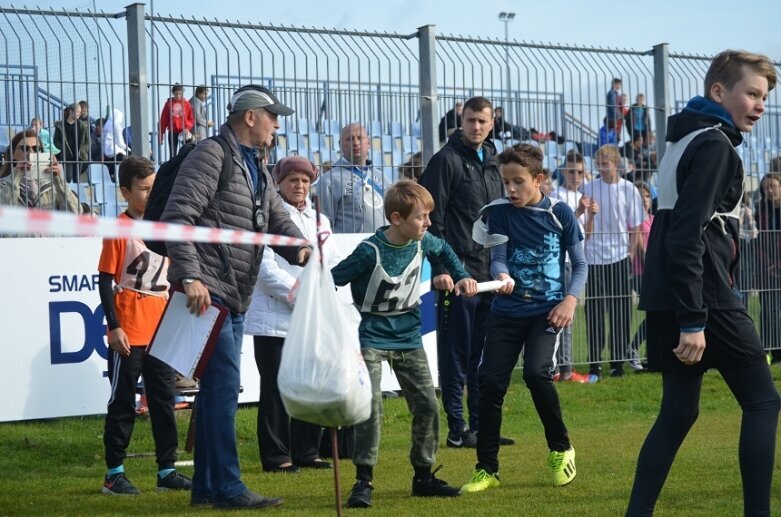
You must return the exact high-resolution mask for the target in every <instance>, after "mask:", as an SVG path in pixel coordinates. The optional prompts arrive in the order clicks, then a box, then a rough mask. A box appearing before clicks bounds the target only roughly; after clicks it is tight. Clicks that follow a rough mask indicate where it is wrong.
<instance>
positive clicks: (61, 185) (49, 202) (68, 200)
mask: <svg viewBox="0 0 781 517" xmlns="http://www.w3.org/2000/svg"><path fill="white" fill-rule="evenodd" d="M43 152H44V150H43V146H42V145H41V142H40V140H39V139H38V134H37V133H36V132H35V131H34V130H32V129H26V130H24V131H20V132H19V133H17V134H15V135H14V137H13V138H12V139H11V145H9V146H8V149H7V150H6V152H5V154H4V157H3V158H4V159H3V166H2V168H0V205H15V206H22V207H28V208H39V209H42V210H61V211H63V212H73V213H74V214H79V213H81V204H80V203H79V198H78V196H76V194H74V193H73V191H72V190H70V189H69V188H68V186H67V185H66V184H65V181H64V179H63V176H62V168H61V167H60V164H59V163H58V162H57V158H56V157H55V156H53V155H50V156H51V162H50V163H49V164H44V165H48V166H47V167H46V168H45V169H43V170H40V169H39V168H38V167H37V166H36V164H34V163H32V161H31V160H30V158H31V155H32V154H33V153H43Z"/></svg>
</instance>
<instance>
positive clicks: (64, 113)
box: [62, 103, 77, 120]
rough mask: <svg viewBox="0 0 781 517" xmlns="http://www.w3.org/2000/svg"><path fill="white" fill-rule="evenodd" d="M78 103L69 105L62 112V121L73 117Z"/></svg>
mask: <svg viewBox="0 0 781 517" xmlns="http://www.w3.org/2000/svg"><path fill="white" fill-rule="evenodd" d="M76 106H77V104H76V103H73V104H68V105H67V106H66V107H65V109H64V110H62V120H66V119H67V118H68V117H70V116H71V113H73V112H74V111H76Z"/></svg>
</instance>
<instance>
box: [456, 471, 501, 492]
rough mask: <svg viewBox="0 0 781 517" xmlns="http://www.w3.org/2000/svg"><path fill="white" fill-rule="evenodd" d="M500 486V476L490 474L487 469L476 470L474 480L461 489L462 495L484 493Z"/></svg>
mask: <svg viewBox="0 0 781 517" xmlns="http://www.w3.org/2000/svg"><path fill="white" fill-rule="evenodd" d="M498 486H499V474H489V473H488V472H487V471H486V470H485V469H480V470H476V471H475V473H474V475H472V479H470V480H469V482H468V483H467V484H466V485H464V486H462V487H461V493H462V494H466V493H471V492H482V491H483V490H488V489H489V488H495V487H498Z"/></svg>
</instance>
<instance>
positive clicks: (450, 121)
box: [439, 101, 464, 144]
mask: <svg viewBox="0 0 781 517" xmlns="http://www.w3.org/2000/svg"><path fill="white" fill-rule="evenodd" d="M463 110H464V103H463V102H461V101H458V102H456V106H455V107H454V108H453V109H452V110H450V111H448V112H447V113H445V116H444V117H442V119H441V120H440V121H439V143H440V144H444V143H445V140H447V139H448V138H450V135H452V134H453V133H454V132H455V131H457V130H459V129H461V113H462V112H463Z"/></svg>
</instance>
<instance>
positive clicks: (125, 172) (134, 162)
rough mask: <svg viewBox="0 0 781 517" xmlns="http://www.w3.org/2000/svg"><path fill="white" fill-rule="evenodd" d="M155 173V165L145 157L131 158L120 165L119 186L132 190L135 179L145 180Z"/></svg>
mask: <svg viewBox="0 0 781 517" xmlns="http://www.w3.org/2000/svg"><path fill="white" fill-rule="evenodd" d="M154 173H155V166H154V164H153V163H152V162H151V161H149V160H148V159H146V158H144V157H143V156H129V157H128V158H125V159H124V160H122V163H120V164H119V186H120V187H125V188H126V189H128V190H130V189H131V187H132V186H133V178H140V179H144V178H146V177H148V176H151V175H152V174H154Z"/></svg>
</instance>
